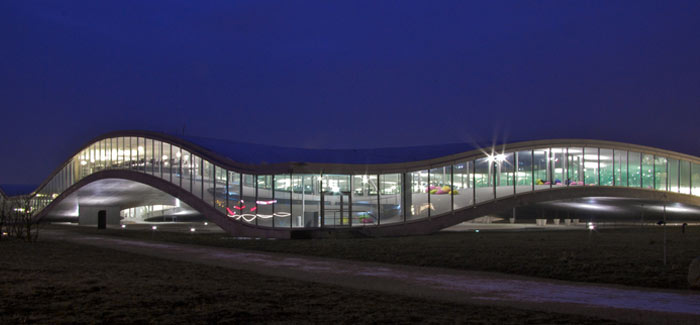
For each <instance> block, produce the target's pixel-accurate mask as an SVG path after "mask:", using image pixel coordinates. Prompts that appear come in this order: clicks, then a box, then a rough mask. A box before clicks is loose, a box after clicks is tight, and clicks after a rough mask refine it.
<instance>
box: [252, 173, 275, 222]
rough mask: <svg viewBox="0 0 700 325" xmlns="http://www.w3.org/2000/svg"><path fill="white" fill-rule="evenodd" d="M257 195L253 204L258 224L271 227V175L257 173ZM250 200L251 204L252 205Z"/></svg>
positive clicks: (272, 212)
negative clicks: (255, 208)
mask: <svg viewBox="0 0 700 325" xmlns="http://www.w3.org/2000/svg"><path fill="white" fill-rule="evenodd" d="M257 182H258V195H257V198H256V199H255V206H256V207H257V210H256V211H255V213H256V214H257V215H258V225H259V226H264V227H272V223H273V220H272V219H273V218H274V217H273V214H274V211H273V210H274V209H273V204H272V202H273V195H272V175H258V176H257ZM252 204H253V203H252V201H251V206H252Z"/></svg>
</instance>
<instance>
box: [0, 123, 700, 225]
mask: <svg viewBox="0 0 700 325" xmlns="http://www.w3.org/2000/svg"><path fill="white" fill-rule="evenodd" d="M3 195H4V194H3ZM28 195H29V197H30V198H31V200H30V204H31V212H32V214H33V215H34V217H35V218H36V219H43V220H72V221H74V222H79V223H81V224H94V223H96V218H97V217H96V215H97V211H99V210H104V211H106V214H107V219H108V220H107V222H108V223H110V224H119V223H129V222H147V221H151V222H162V221H173V220H174V221H178V220H181V221H182V220H184V221H186V220H197V218H205V219H206V220H207V221H209V222H213V223H215V224H216V225H218V226H219V227H221V228H222V229H224V230H226V231H228V232H230V233H232V234H234V235H238V236H250V237H277V238H295V237H322V236H327V235H329V234H338V233H347V234H358V235H371V236H384V235H407V234H426V233H431V232H435V231H438V230H440V229H443V228H446V227H449V226H452V225H455V224H458V223H461V222H464V221H468V220H472V219H475V218H478V217H482V216H487V215H499V216H502V217H504V218H506V220H507V219H508V218H511V220H510V221H514V220H519V219H520V218H526V219H527V218H530V219H534V218H537V219H549V220H552V221H553V220H556V222H557V223H558V222H559V221H560V220H566V221H568V220H572V219H573V218H577V219H580V218H584V219H586V218H606V217H609V218H611V219H618V220H619V219H625V218H628V219H630V220H638V217H639V215H640V211H641V212H642V213H644V211H647V215H648V216H649V218H653V217H656V216H658V215H659V214H660V213H662V210H661V209H663V213H667V214H668V215H669V217H671V218H676V219H677V220H700V208H699V207H700V158H698V157H695V156H691V155H687V154H682V153H678V152H672V151H668V150H663V149H658V148H652V147H647V146H641V145H633V144H627V143H619V142H610V141H598V140H579V139H556V140H541V141H528V142H518V143H507V144H502V145H498V146H497V147H496V148H474V147H473V146H469V145H465V144H451V145H443V146H424V147H413V148H388V149H368V150H315V149H293V148H284V147H274V146H267V145H254V144H244V143H237V142H230V141H224V140H215V139H205V138H196V137H185V136H173V135H167V134H162V133H156V132H147V131H121V132H113V133H108V134H105V135H103V136H100V137H98V138H96V139H94V140H92V141H90V142H89V143H87V144H86V145H85V146H84V147H82V148H81V149H80V150H78V151H77V152H76V153H74V154H73V155H72V156H70V158H69V159H68V160H66V162H65V163H64V164H63V165H61V166H58V168H57V169H56V170H55V171H54V172H53V173H52V174H51V175H50V176H49V177H48V178H47V179H46V181H45V182H44V183H43V184H41V185H40V186H39V187H38V188H36V189H35V190H34V191H33V192H31V193H28ZM645 206H646V207H645ZM640 209H641V210H640ZM516 211H522V213H521V212H516ZM552 211H554V212H552ZM552 213H554V214H552ZM550 222H551V221H550Z"/></svg>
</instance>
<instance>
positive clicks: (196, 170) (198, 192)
mask: <svg viewBox="0 0 700 325" xmlns="http://www.w3.org/2000/svg"><path fill="white" fill-rule="evenodd" d="M190 156H192V158H190V159H191V160H192V165H191V168H190V175H191V177H192V183H191V184H192V194H194V195H195V196H196V197H198V198H200V199H204V197H203V196H202V191H203V189H204V179H203V175H202V172H203V171H202V168H203V165H204V163H203V162H204V161H203V159H202V157H199V156H195V155H192V154H190ZM186 177H187V176H185V179H186ZM185 179H183V182H184V180H185ZM209 202H211V201H209Z"/></svg>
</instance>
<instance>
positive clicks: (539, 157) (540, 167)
mask: <svg viewBox="0 0 700 325" xmlns="http://www.w3.org/2000/svg"><path fill="white" fill-rule="evenodd" d="M533 152H534V154H535V161H534V165H533V166H534V168H535V190H543V189H548V188H550V187H551V178H550V177H549V175H550V169H549V168H550V165H549V161H550V160H549V149H537V150H533Z"/></svg>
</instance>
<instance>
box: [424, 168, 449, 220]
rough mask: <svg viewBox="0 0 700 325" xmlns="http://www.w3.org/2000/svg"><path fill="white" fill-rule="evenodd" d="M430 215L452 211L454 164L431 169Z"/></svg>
mask: <svg viewBox="0 0 700 325" xmlns="http://www.w3.org/2000/svg"><path fill="white" fill-rule="evenodd" d="M429 178H430V186H429V192H430V215H438V214H443V213H446V212H450V211H452V195H451V194H450V192H452V184H451V179H452V166H443V167H438V168H433V169H431V170H430V177H429Z"/></svg>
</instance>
